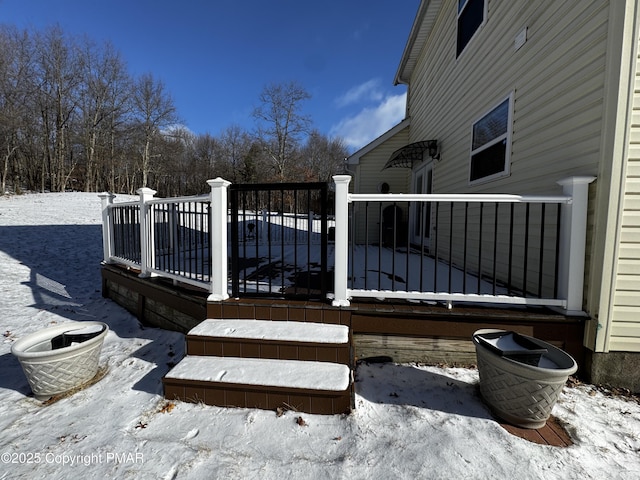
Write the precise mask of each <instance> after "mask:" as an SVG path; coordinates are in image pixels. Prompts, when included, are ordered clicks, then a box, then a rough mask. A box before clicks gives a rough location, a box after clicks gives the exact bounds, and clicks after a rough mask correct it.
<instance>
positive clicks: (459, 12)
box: [456, 0, 488, 59]
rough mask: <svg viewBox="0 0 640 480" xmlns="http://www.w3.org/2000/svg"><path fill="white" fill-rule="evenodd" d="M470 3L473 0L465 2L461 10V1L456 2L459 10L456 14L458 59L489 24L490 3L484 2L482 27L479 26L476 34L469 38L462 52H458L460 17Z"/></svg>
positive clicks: (465, 0)
mask: <svg viewBox="0 0 640 480" xmlns="http://www.w3.org/2000/svg"><path fill="white" fill-rule="evenodd" d="M470 1H472V0H464V5H463V6H462V9H460V0H458V1H457V2H456V3H457V7H456V10H458V11H457V12H456V59H457V58H460V55H462V54H463V52H464V51H465V50H466V49H467V47H468V46H469V44H471V43H473V41H474V39H475V38H476V35H478V32H479V31H480V30H482V27H484V25H485V23H487V12H488V5H487V3H488V1H487V0H482V22H480V25H478V28H476V30H475V32H473V35H471V37H470V38H469V40H468V41H467V43H466V44H465V46H464V47H463V48H462V50H460V51H458V34H459V31H460V16H461V15H462V13H463V12H464V10H465V9H466V8H467V6H468V5H469V2H470Z"/></svg>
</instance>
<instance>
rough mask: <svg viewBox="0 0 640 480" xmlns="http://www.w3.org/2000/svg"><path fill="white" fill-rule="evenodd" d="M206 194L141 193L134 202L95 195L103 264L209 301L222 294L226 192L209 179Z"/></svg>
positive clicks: (224, 288)
mask: <svg viewBox="0 0 640 480" xmlns="http://www.w3.org/2000/svg"><path fill="white" fill-rule="evenodd" d="M208 184H209V186H210V187H211V193H210V194H208V195H201V196H192V197H177V198H154V197H153V196H154V195H155V193H156V192H155V191H154V190H151V189H149V188H141V189H139V190H138V191H137V193H138V195H139V196H140V199H139V201H136V202H121V203H114V202H113V199H114V197H115V195H112V194H101V195H100V197H101V199H102V216H103V222H102V223H103V230H102V232H103V247H104V253H103V255H104V259H103V261H104V262H105V263H119V264H123V265H126V266H128V267H132V268H136V269H139V270H140V277H143V278H144V277H151V276H160V277H165V278H170V279H172V280H174V281H179V282H183V283H186V284H189V285H193V286H196V287H199V288H203V289H205V290H208V291H209V293H210V295H209V299H210V300H212V301H215V300H224V299H226V298H229V295H228V293H227V289H228V286H227V284H228V281H227V258H226V256H227V243H228V242H227V223H228V213H227V187H228V186H229V182H227V181H225V180H222V179H216V180H209V181H208Z"/></svg>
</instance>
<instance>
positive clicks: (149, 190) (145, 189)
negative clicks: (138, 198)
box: [136, 187, 158, 196]
mask: <svg viewBox="0 0 640 480" xmlns="http://www.w3.org/2000/svg"><path fill="white" fill-rule="evenodd" d="M136 193H137V194H138V195H151V196H153V195H155V194H156V193H158V192H156V191H155V190H154V189H152V188H149V187H142V188H139V189H138V190H136Z"/></svg>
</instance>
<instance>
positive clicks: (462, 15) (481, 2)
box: [456, 0, 487, 57]
mask: <svg viewBox="0 0 640 480" xmlns="http://www.w3.org/2000/svg"><path fill="white" fill-rule="evenodd" d="M486 11H487V10H486V8H485V0H458V37H457V44H456V45H457V46H456V57H457V56H459V55H460V54H461V53H462V51H463V50H464V48H465V47H466V46H467V44H468V43H469V42H470V41H471V39H472V38H473V36H474V35H475V33H476V31H478V29H479V28H480V25H482V24H483V23H484V20H485V13H486Z"/></svg>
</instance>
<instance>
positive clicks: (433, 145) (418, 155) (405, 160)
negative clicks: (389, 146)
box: [382, 140, 440, 170]
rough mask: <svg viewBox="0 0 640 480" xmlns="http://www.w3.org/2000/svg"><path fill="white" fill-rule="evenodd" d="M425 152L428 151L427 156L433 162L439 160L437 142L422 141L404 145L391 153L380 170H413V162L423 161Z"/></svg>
mask: <svg viewBox="0 0 640 480" xmlns="http://www.w3.org/2000/svg"><path fill="white" fill-rule="evenodd" d="M425 151H428V153H429V156H430V157H431V158H432V159H434V160H437V159H439V158H440V155H439V152H438V142H437V141H436V140H422V141H420V142H414V143H410V144H408V145H405V146H404V147H402V148H399V149H398V150H396V151H395V152H393V153H392V154H391V157H390V158H389V160H387V163H385V164H384V167H382V170H385V169H387V168H413V164H414V162H417V161H421V160H423V158H424V152H425Z"/></svg>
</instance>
